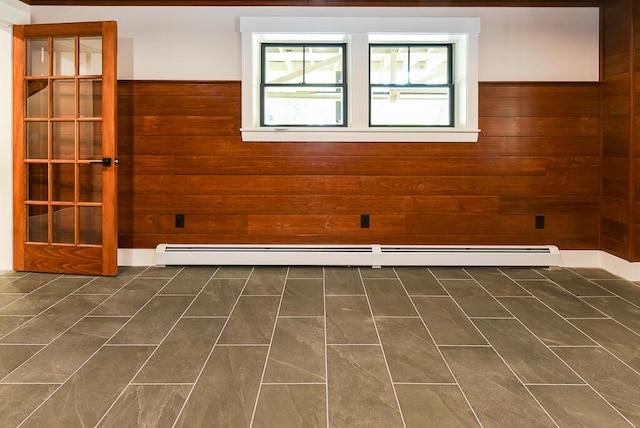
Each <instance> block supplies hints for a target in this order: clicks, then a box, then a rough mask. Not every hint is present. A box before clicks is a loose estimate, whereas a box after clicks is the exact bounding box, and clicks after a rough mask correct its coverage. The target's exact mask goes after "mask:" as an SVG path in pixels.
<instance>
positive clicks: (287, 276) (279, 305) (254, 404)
mask: <svg viewBox="0 0 640 428" xmlns="http://www.w3.org/2000/svg"><path fill="white" fill-rule="evenodd" d="M290 269H291V268H290V267H287V273H286V274H285V276H284V284H283V285H282V292H281V293H280V301H279V302H278V309H277V311H276V316H275V319H274V320H273V328H272V329H271V337H270V338H269V348H268V349H267V355H266V356H265V359H264V366H263V367H262V375H261V376H260V383H259V384H258V392H257V393H256V401H255V402H254V403H253V412H252V413H251V421H250V422H249V427H252V426H253V422H254V421H255V418H256V411H257V410H258V401H259V400H260V394H261V393H262V385H263V383H264V375H265V373H266V372H267V365H268V364H269V356H270V355H271V345H273V337H274V336H275V335H276V327H277V326H278V317H279V316H280V308H282V301H283V300H284V292H285V290H286V288H287V279H288V278H289V270H290Z"/></svg>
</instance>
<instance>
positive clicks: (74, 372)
mask: <svg viewBox="0 0 640 428" xmlns="http://www.w3.org/2000/svg"><path fill="white" fill-rule="evenodd" d="M143 272H144V271H143ZM141 273H142V272H140V274H141ZM140 274H138V275H135V276H134V277H133V278H131V280H130V281H128V282H127V283H126V284H125V285H123V286H122V287H120V288H119V289H118V291H120V290H121V289H122V288H124V287H126V286H127V285H128V284H129V283H131V282H132V281H133V280H134V279H136V278H138V277H139V275H140ZM114 294H115V293H114ZM107 299H108V298H107ZM105 300H106V299H105ZM105 300H103V301H102V302H100V304H98V305H97V306H96V307H94V308H93V309H92V310H91V311H89V312H88V313H87V314H85V315H84V316H83V317H81V318H80V319H79V320H78V321H76V322H75V323H73V325H72V326H70V327H69V328H68V329H67V330H65V331H64V332H62V333H60V334H59V335H58V336H57V337H56V338H55V339H54V341H55V340H56V339H58V338H59V337H60V336H62V335H63V334H64V333H66V332H67V331H69V330H70V329H71V328H73V327H74V326H75V325H76V324H78V323H79V322H80V321H82V320H83V319H85V318H87V317H88V315H89V314H91V312H93V311H94V310H95V309H96V308H97V307H98V306H100V305H101V304H102V303H104V302H105ZM29 322H30V321H29ZM125 324H126V323H125ZM123 326H124V325H123ZM121 328H122V327H120V328H119V329H118V330H117V331H116V332H115V333H113V334H112V335H111V336H110V337H109V338H106V340H105V341H104V343H103V344H102V345H101V346H99V347H98V349H96V351H95V352H93V353H92V354H91V355H90V356H89V357H88V358H87V359H85V360H84V362H83V363H82V364H80V366H78V368H77V369H75V370H74V371H73V373H71V374H70V375H69V376H67V378H66V379H65V381H64V382H63V383H62V384H61V385H60V386H59V387H58V388H56V390H55V391H53V392H51V394H49V396H48V397H47V398H45V399H44V400H43V401H42V403H40V404H39V405H38V406H36V408H35V409H33V411H32V412H31V413H29V414H28V415H27V416H26V417H25V418H24V419H23V420H22V422H20V423H19V424H18V427H20V426H22V425H23V424H24V423H25V422H26V421H27V420H28V419H29V418H30V417H31V416H32V415H33V414H35V413H36V412H37V411H38V409H40V408H41V407H42V406H43V405H44V404H45V403H46V402H47V401H49V400H50V399H51V397H53V396H54V394H55V393H56V392H58V391H59V390H60V388H62V387H63V386H64V385H65V384H66V383H67V382H68V381H69V379H71V378H72V377H73V376H74V375H75V374H76V373H78V372H79V371H80V370H81V369H82V368H83V367H84V366H85V365H86V364H87V363H88V362H89V361H90V360H91V359H92V358H93V357H94V356H95V355H96V354H97V353H98V352H100V350H101V349H102V348H103V347H104V344H105V343H107V342H108V341H109V340H110V339H111V337H113V336H114V335H115V334H116V333H117V332H118V331H120V329H121ZM51 343H53V341H52V342H50V344H51ZM45 348H46V346H45ZM45 348H42V349H45ZM34 356H35V355H34ZM27 361H28V360H27ZM25 363H26V361H25ZM23 364H24V363H23ZM21 366H22V365H21Z"/></svg>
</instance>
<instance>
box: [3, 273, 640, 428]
mask: <svg viewBox="0 0 640 428" xmlns="http://www.w3.org/2000/svg"><path fill="white" fill-rule="evenodd" d="M14 426H23V427H43V426H47V427H79V426H100V427H136V426H140V427H143V426H144V427H172V426H179V427H205V426H206V427H245V426H253V427H278V428H280V427H287V428H288V427H327V426H331V427H358V426H362V427H384V428H391V427H403V426H406V427H449V426H462V427H469V426H485V427H493V426H496V427H499V426H502V427H520V426H526V427H533V426H561V427H577V426H586V427H605V426H606V427H617V426H640V286H638V285H637V284H635V283H632V282H628V281H625V280H622V279H620V278H617V277H615V276H613V275H611V274H609V273H607V272H605V271H603V270H599V269H527V268H504V269H497V268H430V269H428V268H420V267H414V268H408V267H402V268H382V269H371V268H347V267H325V268H322V267H290V268H287V267H255V268H254V267H193V266H191V267H168V268H157V267H148V268H141V267H129V268H122V269H121V272H120V274H119V275H118V276H117V277H115V278H103V277H83V276H67V275H51V274H38V273H15V272H14V273H9V274H6V275H4V276H0V427H14Z"/></svg>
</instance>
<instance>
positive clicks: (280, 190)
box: [119, 81, 600, 248]
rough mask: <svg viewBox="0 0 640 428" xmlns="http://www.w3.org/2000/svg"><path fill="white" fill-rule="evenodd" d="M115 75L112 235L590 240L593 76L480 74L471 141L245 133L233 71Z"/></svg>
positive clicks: (139, 242)
mask: <svg viewBox="0 0 640 428" xmlns="http://www.w3.org/2000/svg"><path fill="white" fill-rule="evenodd" d="M120 88H122V92H121V93H120V94H119V102H120V104H122V108H120V112H121V114H122V115H123V117H121V123H122V124H123V126H122V127H121V129H120V133H119V138H120V142H121V150H120V151H121V153H122V157H123V160H124V161H125V162H126V163H128V164H130V166H129V167H128V168H122V169H121V170H120V172H121V174H123V175H125V177H122V178H121V188H120V198H121V200H124V201H126V203H121V207H122V206H123V205H126V206H127V207H128V208H123V210H124V211H126V212H124V213H122V214H123V216H124V218H125V220H124V221H123V222H122V224H121V228H120V237H121V244H122V245H125V246H126V245H129V246H132V247H134V248H152V247H154V246H155V245H157V244H158V243H372V242H376V243H389V244H394V243H395V244H447V243H449V244H465V243H466V244H543V243H546V244H556V245H560V246H561V247H564V248H597V244H598V230H597V229H598V227H597V226H598V222H599V217H598V211H597V206H598V204H599V199H598V198H599V196H598V195H599V186H600V171H599V161H598V155H599V127H600V115H599V94H600V89H599V85H598V84H597V83H582V84H567V83H541V84H531V83H482V84H481V85H480V94H481V99H480V106H481V107H480V125H481V126H480V127H481V128H482V130H483V132H482V134H481V136H480V139H479V141H478V142H477V143H435V144H434V143H244V142H242V141H241V139H240V136H239V132H238V130H239V127H240V124H239V122H240V110H239V100H240V83H239V82H154V81H149V82H131V81H128V82H120ZM194 104H197V105H198V106H199V107H198V108H194V107H193V105H194ZM182 106H183V107H184V109H183V108H182ZM181 115H184V116H181ZM182 119H184V120H182ZM185 124H186V125H185ZM122 145H126V147H122ZM121 212H122V211H121ZM176 213H181V214H185V228H183V229H180V228H175V224H174V218H175V217H174V216H175V214H176ZM539 213H543V214H545V215H546V216H547V218H546V223H547V227H546V228H545V229H543V230H537V229H535V228H534V216H535V215H536V214H539ZM360 214H370V216H371V227H370V228H369V229H361V228H360Z"/></svg>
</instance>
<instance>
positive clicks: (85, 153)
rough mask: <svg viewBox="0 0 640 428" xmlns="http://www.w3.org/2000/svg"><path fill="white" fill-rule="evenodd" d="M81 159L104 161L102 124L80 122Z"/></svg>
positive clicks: (79, 142)
mask: <svg viewBox="0 0 640 428" xmlns="http://www.w3.org/2000/svg"><path fill="white" fill-rule="evenodd" d="M78 128H79V132H80V137H79V138H80V139H79V141H78V144H79V145H80V159H102V122H78Z"/></svg>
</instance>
